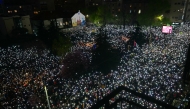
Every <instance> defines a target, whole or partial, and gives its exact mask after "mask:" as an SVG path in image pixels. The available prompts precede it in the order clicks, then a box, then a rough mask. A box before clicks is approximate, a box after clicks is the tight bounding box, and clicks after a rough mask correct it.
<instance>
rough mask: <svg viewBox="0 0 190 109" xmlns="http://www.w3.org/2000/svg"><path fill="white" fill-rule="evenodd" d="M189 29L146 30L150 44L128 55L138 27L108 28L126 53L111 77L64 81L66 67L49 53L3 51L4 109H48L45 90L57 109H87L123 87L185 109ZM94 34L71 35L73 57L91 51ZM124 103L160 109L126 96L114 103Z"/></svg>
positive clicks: (91, 75) (0, 53)
mask: <svg viewBox="0 0 190 109" xmlns="http://www.w3.org/2000/svg"><path fill="white" fill-rule="evenodd" d="M187 26H188V25H184V26H183V27H178V28H176V30H175V31H173V33H172V34H168V35H165V34H163V33H162V32H161V27H141V28H142V32H143V33H144V34H145V35H146V36H145V37H146V38H150V34H152V35H151V39H153V40H152V42H151V44H150V43H145V44H144V45H143V46H142V48H140V47H139V46H138V44H134V46H133V49H129V47H126V46H125V43H126V42H125V41H123V40H122V38H121V37H122V36H124V37H126V36H128V34H129V32H130V31H135V26H128V27H126V29H120V28H118V27H117V26H115V25H107V26H106V27H104V29H103V31H104V32H105V33H106V34H107V35H108V36H109V37H111V39H110V40H109V41H110V43H111V44H112V45H113V47H116V48H118V49H120V50H121V52H122V53H123V56H122V58H121V61H120V65H119V66H118V70H116V71H113V70H112V71H110V73H109V74H108V75H103V74H102V73H101V72H96V71H93V72H92V73H91V72H89V74H85V75H83V76H81V77H80V78H79V79H72V78H67V79H65V78H61V77H60V76H59V73H60V72H61V68H62V67H63V66H64V65H62V64H61V63H60V60H61V58H60V57H58V56H55V55H52V54H51V53H50V51H49V50H46V49H45V50H41V49H37V48H35V47H32V48H28V49H21V48H20V47H19V46H11V47H7V48H0V68H1V70H0V84H1V86H0V103H1V108H5V109H14V108H18V109H31V108H32V109H47V108H48V105H47V104H48V103H47V101H46V95H45V90H44V87H45V86H46V87H47V89H48V96H49V101H50V107H51V108H52V109H75V108H78V109H88V108H90V107H91V106H92V105H93V104H95V103H96V102H97V101H98V100H100V99H102V98H103V97H104V96H105V95H107V94H109V93H110V92H111V91H113V90H114V89H116V88H117V87H118V86H121V85H123V86H126V87H128V88H130V89H132V90H135V91H137V92H139V93H143V94H145V95H148V96H152V97H154V98H156V99H157V100H160V101H163V102H166V103H169V104H172V105H174V106H176V107H181V108H182V107H184V106H185V103H187V102H188V101H189V96H188V95H189V90H187V89H184V87H183V85H182V82H181V81H182V80H181V78H182V73H183V69H184V63H185V60H186V53H187V49H188V44H189V36H188V35H187V30H186V29H187V28H188V27H187ZM184 27H185V30H184ZM93 29H94V28H93ZM90 30H91V29H89V30H88V32H86V31H87V30H86V29H80V30H75V31H72V34H71V38H74V39H73V43H74V44H75V46H73V47H72V51H74V50H76V49H89V48H90V47H86V46H84V43H87V42H92V41H94V38H95V34H91V33H90V32H89V31H90ZM96 32H97V33H98V31H96ZM81 42H82V44H81ZM105 67H106V65H105ZM119 97H125V98H128V99H129V100H132V101H135V102H137V103H139V104H142V105H144V106H146V107H149V108H156V107H158V106H157V105H155V104H153V103H150V102H147V101H145V100H143V98H139V97H137V96H134V95H132V94H130V93H127V92H125V91H123V92H122V93H120V94H118V95H117V96H116V97H115V98H113V99H111V100H110V102H113V101H114V100H115V99H117V98H119ZM122 105H123V107H124V108H126V107H128V106H129V105H128V104H127V103H123V104H122Z"/></svg>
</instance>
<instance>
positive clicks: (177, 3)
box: [169, 0, 190, 23]
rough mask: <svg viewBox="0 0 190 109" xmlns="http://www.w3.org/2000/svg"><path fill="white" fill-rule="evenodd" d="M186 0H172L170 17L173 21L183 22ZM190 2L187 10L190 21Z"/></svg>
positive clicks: (187, 18)
mask: <svg viewBox="0 0 190 109" xmlns="http://www.w3.org/2000/svg"><path fill="white" fill-rule="evenodd" d="M185 1H186V0H170V4H171V8H170V13H169V19H170V21H172V22H173V23H181V22H182V16H183V11H184V7H185ZM189 4H190V2H188V3H187V10H186V18H185V19H186V21H190V7H189V6H188V5H189Z"/></svg>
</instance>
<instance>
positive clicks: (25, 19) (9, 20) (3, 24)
mask: <svg viewBox="0 0 190 109" xmlns="http://www.w3.org/2000/svg"><path fill="white" fill-rule="evenodd" d="M15 28H26V29H27V30H28V33H29V34H32V28H31V24H30V16H29V15H28V16H12V17H0V31H1V33H2V34H3V36H4V37H5V36H7V35H9V36H12V34H11V32H12V30H13V29H15Z"/></svg>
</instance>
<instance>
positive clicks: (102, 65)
mask: <svg viewBox="0 0 190 109" xmlns="http://www.w3.org/2000/svg"><path fill="white" fill-rule="evenodd" d="M108 40H110V39H109V38H108V36H107V35H106V34H105V33H104V32H103V31H102V30H100V34H98V35H97V38H96V40H95V42H96V46H97V48H96V49H95V50H94V51H93V52H92V54H93V55H92V63H91V65H92V68H93V70H95V71H101V72H102V73H104V74H106V73H110V71H111V70H114V69H115V68H116V66H117V65H118V63H119V62H120V58H121V55H120V52H119V50H117V49H113V48H112V46H111V44H110V43H109V42H108Z"/></svg>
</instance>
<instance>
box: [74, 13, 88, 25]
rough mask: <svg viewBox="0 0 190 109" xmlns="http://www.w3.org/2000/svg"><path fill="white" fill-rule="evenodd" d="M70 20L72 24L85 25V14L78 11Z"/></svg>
mask: <svg viewBox="0 0 190 109" xmlns="http://www.w3.org/2000/svg"><path fill="white" fill-rule="evenodd" d="M71 21H72V25H73V26H78V25H81V26H82V25H85V16H84V15H83V14H82V13H80V11H79V12H78V13H75V14H74V15H73V17H71Z"/></svg>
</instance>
